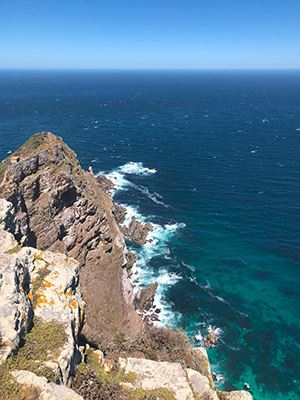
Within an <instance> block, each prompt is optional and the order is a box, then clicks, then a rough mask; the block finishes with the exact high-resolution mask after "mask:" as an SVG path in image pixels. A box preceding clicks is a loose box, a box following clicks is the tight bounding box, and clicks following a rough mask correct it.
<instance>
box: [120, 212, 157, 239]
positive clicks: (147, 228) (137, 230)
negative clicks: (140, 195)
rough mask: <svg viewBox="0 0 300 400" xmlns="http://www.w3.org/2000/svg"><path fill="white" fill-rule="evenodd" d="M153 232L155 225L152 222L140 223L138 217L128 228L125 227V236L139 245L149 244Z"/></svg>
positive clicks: (132, 219) (133, 219)
mask: <svg viewBox="0 0 300 400" xmlns="http://www.w3.org/2000/svg"><path fill="white" fill-rule="evenodd" d="M152 230H153V225H152V224H150V222H140V221H138V220H137V219H136V217H132V218H131V221H130V223H129V225H128V227H126V226H124V227H123V232H124V234H125V235H126V236H128V237H129V238H130V239H131V240H132V241H133V242H135V243H137V244H139V245H143V244H145V243H146V242H147V236H148V234H149V232H151V231H152Z"/></svg>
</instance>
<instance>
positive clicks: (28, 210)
mask: <svg viewBox="0 0 300 400" xmlns="http://www.w3.org/2000/svg"><path fill="white" fill-rule="evenodd" d="M0 197H2V198H5V199H7V200H8V201H10V202H11V203H12V204H13V210H14V214H15V223H14V225H11V226H10V230H11V232H12V233H13V234H14V235H15V237H16V239H17V240H22V241H23V243H24V244H25V245H28V246H33V247H36V248H38V249H40V250H45V249H47V250H50V251H56V252H57V251H59V252H62V253H64V254H66V255H68V256H70V257H73V258H75V259H76V260H77V261H78V262H79V263H80V267H81V268H80V282H81V290H82V295H83V297H84V300H85V302H86V304H87V306H86V320H85V326H84V330H83V333H84V335H85V337H86V338H87V339H88V340H89V341H90V342H93V343H99V341H101V342H102V343H103V341H106V340H109V339H110V338H111V337H113V335H115V333H116V332H118V331H120V332H123V333H125V334H127V333H134V332H136V331H137V330H138V329H139V327H140V318H139V316H138V315H137V313H136V312H135V310H134V307H133V305H132V300H133V299H132V287H131V284H130V282H129V281H128V279H127V270H128V269H127V268H126V267H127V266H128V259H127V249H126V245H125V242H124V238H123V235H122V233H121V232H120V229H119V227H118V224H117V223H116V221H115V218H114V216H113V214H112V210H113V204H112V200H111V198H110V196H109V195H108V194H106V193H105V191H104V190H102V189H101V187H100V186H99V185H98V184H97V182H96V179H95V178H94V176H93V175H92V174H91V173H89V172H84V171H83V170H82V169H81V167H80V165H79V162H78V160H77V157H76V155H75V153H74V152H73V151H72V150H71V149H70V148H69V147H68V146H67V145H66V144H65V143H63V141H62V140H61V139H60V138H58V137H57V136H55V135H53V134H52V133H49V132H44V133H40V134H36V135H34V136H32V137H31V139H30V140H29V141H27V142H26V143H25V144H24V145H23V146H22V147H21V148H20V149H18V150H17V151H16V152H15V153H14V154H12V155H11V156H10V157H9V158H7V159H6V160H5V161H4V163H2V165H1V169H0Z"/></svg>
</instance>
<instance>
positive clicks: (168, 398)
mask: <svg viewBox="0 0 300 400" xmlns="http://www.w3.org/2000/svg"><path fill="white" fill-rule="evenodd" d="M127 399H128V400H157V399H160V400H176V398H175V395H174V393H173V392H172V391H171V390H169V389H165V388H158V389H152V390H144V389H136V390H135V391H134V392H133V393H132V394H130V395H129V397H127Z"/></svg>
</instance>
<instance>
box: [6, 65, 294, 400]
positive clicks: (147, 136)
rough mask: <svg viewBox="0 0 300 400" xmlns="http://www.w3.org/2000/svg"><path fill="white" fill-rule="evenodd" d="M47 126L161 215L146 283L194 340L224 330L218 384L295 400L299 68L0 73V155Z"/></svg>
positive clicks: (147, 256)
mask: <svg viewBox="0 0 300 400" xmlns="http://www.w3.org/2000/svg"><path fill="white" fill-rule="evenodd" d="M40 130H50V131H53V132H54V133H57V134H59V135H60V136H62V137H63V139H64V140H65V141H66V142H67V143H68V144H69V145H70V146H71V147H72V148H73V149H74V150H75V151H76V152H77V154H78V157H79V159H80V161H81V163H82V166H83V167H85V168H87V167H88V166H89V165H92V166H93V169H94V172H95V173H96V172H99V171H106V172H109V171H110V172H111V171H113V173H114V174H117V178H118V179H123V181H122V182H121V183H122V186H120V188H119V190H118V191H117V192H116V193H115V199H116V201H119V202H120V203H125V204H127V205H130V206H134V207H135V208H134V209H131V210H133V211H135V212H139V215H143V216H144V217H146V218H148V219H150V220H151V221H153V222H155V223H157V224H159V225H160V227H159V226H158V230H157V232H156V237H155V240H156V241H154V243H153V246H152V247H151V248H150V247H149V248H146V250H143V251H141V250H137V252H138V255H139V258H140V264H139V268H140V269H143V270H144V272H143V273H142V274H141V279H144V281H145V280H151V279H154V280H155V279H158V280H159V281H160V282H161V286H160V298H159V299H158V300H159V301H161V303H162V304H161V305H162V306H164V307H165V314H164V315H165V319H166V321H167V322H168V323H170V322H172V323H174V324H177V325H178V326H181V327H183V328H184V329H186V330H187V332H188V333H189V334H190V335H191V338H194V337H195V335H197V337H198V338H199V339H201V337H200V334H202V335H205V333H206V332H207V329H208V327H209V326H210V325H211V326H214V327H218V328H219V332H221V334H220V340H219V343H218V346H216V347H215V348H214V349H212V350H210V351H209V354H210V357H211V359H212V360H213V369H214V371H215V372H216V373H218V374H222V375H223V376H224V377H225V382H224V383H223V384H221V383H220V386H221V387H223V388H226V389H233V388H242V387H243V383H244V382H248V383H249V384H250V386H251V388H252V393H253V394H254V397H255V399H256V400H275V399H276V400H283V399H284V400H289V399H290V400H294V399H298V398H300V388H299V375H300V366H299V355H300V354H299V337H300V322H299V314H300V307H299V303H300V293H299V283H300V273H299V271H300V72H1V73H0V158H1V159H2V158H5V157H6V155H7V152H9V151H11V150H14V149H15V148H16V147H18V146H19V145H20V144H22V143H23V142H24V141H25V140H26V139H27V138H28V137H29V136H30V135H31V134H32V133H33V132H36V131H40ZM129 161H134V162H142V163H143V166H144V167H149V168H155V169H156V170H157V173H150V172H149V173H147V170H146V172H145V171H144V172H145V173H144V174H143V169H142V166H141V165H140V164H133V167H134V168H135V171H134V172H136V173H135V174H128V173H125V172H126V171H127V172H128V164H127V167H121V168H118V167H119V166H121V165H124V164H126V163H128V162H129ZM130 165H131V164H129V166H130ZM131 166H132V165H131ZM124 171H125V172H124ZM152 172H154V171H152ZM124 180H125V181H124ZM128 182H129V183H128ZM176 223H177V224H179V223H182V224H185V225H174V224H176ZM176 227H177V229H176ZM142 257H144V261H143V260H142ZM143 274H144V275H143ZM200 343H201V340H200Z"/></svg>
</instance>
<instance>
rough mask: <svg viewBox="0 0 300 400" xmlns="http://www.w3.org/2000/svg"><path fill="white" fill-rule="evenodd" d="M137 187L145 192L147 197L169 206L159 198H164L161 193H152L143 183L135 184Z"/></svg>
mask: <svg viewBox="0 0 300 400" xmlns="http://www.w3.org/2000/svg"><path fill="white" fill-rule="evenodd" d="M135 189H137V190H138V191H139V192H141V193H142V194H144V195H145V196H146V197H148V199H150V200H152V201H153V202H154V203H156V204H160V205H161V206H164V207H166V208H167V207H169V206H168V205H167V204H165V203H164V202H163V201H161V200H159V199H162V196H161V195H160V194H158V193H151V192H150V190H149V189H148V188H146V187H145V186H142V185H139V186H135Z"/></svg>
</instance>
